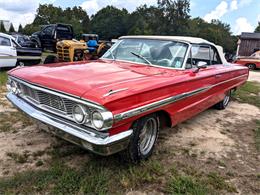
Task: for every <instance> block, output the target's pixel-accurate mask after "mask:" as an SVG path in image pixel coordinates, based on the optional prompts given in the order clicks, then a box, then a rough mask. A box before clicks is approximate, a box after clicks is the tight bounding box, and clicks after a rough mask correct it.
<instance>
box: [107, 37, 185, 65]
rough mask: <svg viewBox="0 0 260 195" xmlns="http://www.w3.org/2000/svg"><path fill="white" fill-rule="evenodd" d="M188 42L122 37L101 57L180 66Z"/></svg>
mask: <svg viewBox="0 0 260 195" xmlns="http://www.w3.org/2000/svg"><path fill="white" fill-rule="evenodd" d="M187 49H188V44H186V43H181V42H176V41H163V40H151V39H122V40H120V41H118V42H117V43H116V44H115V45H114V46H113V47H112V48H111V49H110V50H109V51H108V52H106V53H105V54H104V55H103V57H102V58H105V59H114V60H125V61H130V62H137V63H145V64H148V65H149V64H152V65H157V66H162V67H169V68H182V65H183V61H184V58H185V54H186V52H187Z"/></svg>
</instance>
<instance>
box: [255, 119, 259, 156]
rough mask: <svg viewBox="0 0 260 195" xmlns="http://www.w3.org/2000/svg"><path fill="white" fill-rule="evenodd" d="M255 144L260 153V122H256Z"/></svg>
mask: <svg viewBox="0 0 260 195" xmlns="http://www.w3.org/2000/svg"><path fill="white" fill-rule="evenodd" d="M255 144H256V149H257V151H258V152H260V120H257V121H256V129H255Z"/></svg>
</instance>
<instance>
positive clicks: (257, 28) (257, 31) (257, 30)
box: [255, 22, 260, 33]
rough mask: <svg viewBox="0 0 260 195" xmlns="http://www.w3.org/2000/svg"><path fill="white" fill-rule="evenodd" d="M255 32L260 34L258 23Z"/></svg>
mask: <svg viewBox="0 0 260 195" xmlns="http://www.w3.org/2000/svg"><path fill="white" fill-rule="evenodd" d="M255 32H256V33H260V22H258V26H257V27H256V29H255Z"/></svg>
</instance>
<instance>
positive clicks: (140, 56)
mask: <svg viewBox="0 0 260 195" xmlns="http://www.w3.org/2000/svg"><path fill="white" fill-rule="evenodd" d="M130 53H131V54H133V55H134V56H136V57H138V58H140V59H142V60H144V61H146V62H147V63H148V64H149V65H152V63H151V62H150V61H149V60H147V59H146V58H145V57H144V56H142V55H139V54H137V53H135V52H130Z"/></svg>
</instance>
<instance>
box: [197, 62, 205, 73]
mask: <svg viewBox="0 0 260 195" xmlns="http://www.w3.org/2000/svg"><path fill="white" fill-rule="evenodd" d="M207 66H208V64H207V62H204V61H199V62H198V63H197V68H196V70H194V73H197V72H199V70H200V69H202V68H207Z"/></svg>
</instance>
